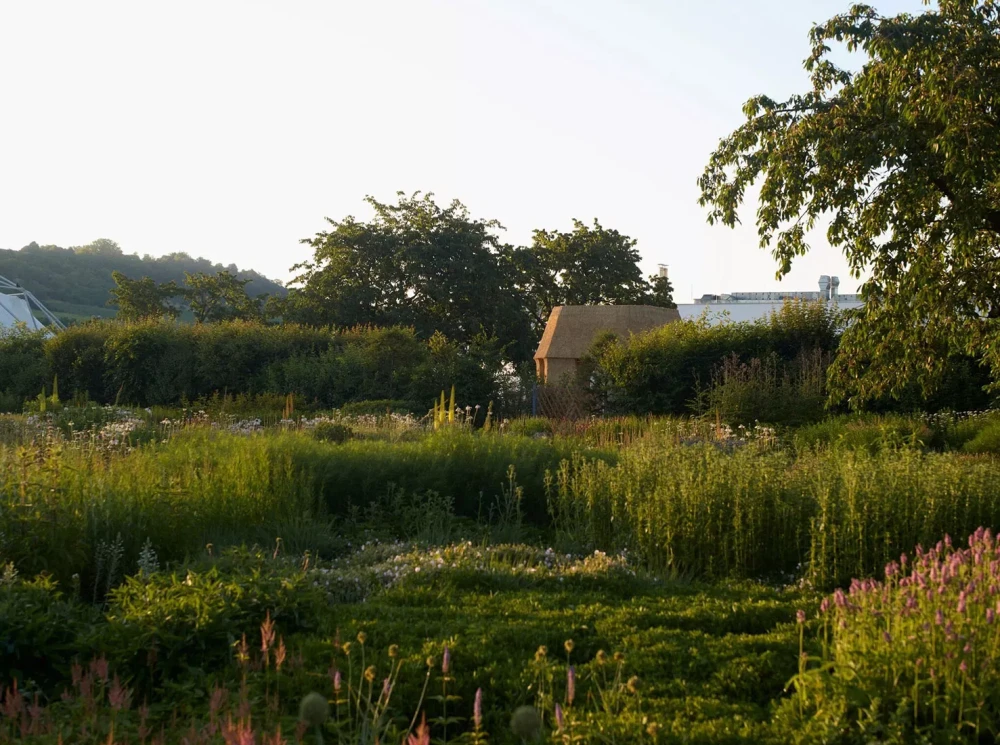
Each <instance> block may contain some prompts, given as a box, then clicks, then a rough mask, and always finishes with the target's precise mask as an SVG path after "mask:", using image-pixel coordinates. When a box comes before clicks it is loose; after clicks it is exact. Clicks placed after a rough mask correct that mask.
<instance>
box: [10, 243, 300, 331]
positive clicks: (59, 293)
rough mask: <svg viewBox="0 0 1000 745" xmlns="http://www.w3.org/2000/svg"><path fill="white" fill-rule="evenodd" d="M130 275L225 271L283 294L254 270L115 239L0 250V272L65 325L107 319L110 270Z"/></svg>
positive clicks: (171, 276) (161, 278)
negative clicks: (126, 246) (126, 249)
mask: <svg viewBox="0 0 1000 745" xmlns="http://www.w3.org/2000/svg"><path fill="white" fill-rule="evenodd" d="M116 270H117V271H119V272H121V273H122V274H124V275H126V276H128V277H130V278H132V279H139V278H140V277H152V278H153V279H154V280H155V281H156V282H169V281H171V280H173V281H175V282H177V283H178V284H183V282H184V272H189V273H191V274H194V273H195V272H206V273H210V274H214V273H215V272H219V271H223V270H225V271H229V272H231V273H233V274H236V275H237V276H238V277H240V278H241V279H249V280H250V283H249V284H248V285H247V292H248V293H249V294H250V296H251V297H254V296H257V295H262V294H268V295H284V294H285V292H286V290H285V288H284V287H282V286H281V285H280V284H279V283H277V282H275V281H273V280H270V279H268V278H267V277H265V276H263V275H261V274H258V273H257V272H255V271H253V270H242V271H241V270H240V269H239V268H237V267H236V266H235V265H233V264H230V265H229V266H223V265H222V264H215V263H212V262H211V261H209V260H208V259H202V258H197V259H196V258H193V257H191V256H190V255H188V254H186V253H172V254H168V255H167V256H161V257H156V258H154V257H152V256H143V257H140V256H139V255H138V254H126V253H123V252H122V251H121V249H120V248H118V245H117V244H116V243H114V241H109V240H106V239H102V240H98V241H95V242H94V243H92V244H90V245H89V246H82V247H75V248H61V247H59V246H39V245H38V244H37V243H30V244H28V245H27V246H25V247H24V248H22V249H19V250H9V249H0V275H2V276H4V277H7V279H11V280H13V281H15V282H17V283H19V284H20V285H21V286H22V287H25V288H27V289H29V290H31V292H33V293H34V294H35V295H36V296H37V297H38V299H39V300H41V301H42V302H43V303H44V304H45V305H46V306H47V307H48V308H49V310H51V311H52V312H53V313H55V314H56V315H57V316H59V318H60V319H61V320H62V321H63V322H65V323H72V322H74V321H80V320H84V319H87V318H91V317H93V316H100V317H104V318H111V317H113V316H114V315H115V309H114V308H111V307H109V306H108V305H107V302H108V297H109V295H108V291H109V290H110V289H111V288H112V287H114V280H112V279H111V273H112V272H113V271H116Z"/></svg>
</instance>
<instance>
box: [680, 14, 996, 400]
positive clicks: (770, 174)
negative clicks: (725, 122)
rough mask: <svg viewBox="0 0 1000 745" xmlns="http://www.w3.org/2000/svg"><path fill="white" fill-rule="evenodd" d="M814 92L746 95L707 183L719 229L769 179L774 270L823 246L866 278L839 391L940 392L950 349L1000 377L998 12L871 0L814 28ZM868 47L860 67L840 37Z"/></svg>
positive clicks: (704, 195) (761, 211)
mask: <svg viewBox="0 0 1000 745" xmlns="http://www.w3.org/2000/svg"><path fill="white" fill-rule="evenodd" d="M811 43H812V52H811V54H810V55H809V57H808V58H807V60H806V62H805V66H806V69H807V70H808V72H809V74H810V76H811V83H812V87H811V90H808V91H806V92H804V93H802V94H798V95H793V96H791V97H790V98H788V99H787V100H782V101H778V100H774V99H772V98H769V97H767V96H757V97H755V98H752V99H751V100H750V101H748V102H747V104H746V105H745V107H744V113H745V115H746V122H745V123H744V124H743V125H742V126H741V127H740V128H739V129H737V130H736V131H735V132H733V133H732V134H731V135H730V136H729V137H727V138H725V139H724V140H723V141H722V142H721V143H720V145H719V147H718V149H717V150H716V151H715V152H714V153H713V154H712V156H711V159H710V161H709V163H708V166H707V167H706V169H705V171H704V174H703V175H702V176H701V178H700V180H699V185H700V187H701V199H700V202H701V204H702V205H705V206H707V207H708V208H709V222H713V223H715V222H719V223H722V224H725V225H729V226H731V227H732V226H734V225H735V224H736V223H738V222H739V217H738V210H739V208H740V206H741V205H742V203H743V201H744V199H745V195H746V190H747V188H748V187H750V186H751V185H752V184H753V183H754V182H756V181H758V180H760V182H761V186H760V204H759V208H758V210H757V213H756V225H757V231H758V234H759V237H760V242H761V246H762V247H770V248H771V250H772V253H773V255H774V257H775V259H776V260H777V261H778V265H779V269H778V276H779V277H780V276H783V275H784V274H786V273H788V271H789V270H790V268H791V265H792V262H793V260H794V259H795V258H796V257H797V256H800V255H803V254H805V253H806V252H807V251H808V250H809V244H808V242H807V238H808V233H809V231H810V229H812V228H814V227H817V226H819V225H820V224H821V221H825V220H828V221H829V224H828V227H827V229H826V237H827V240H828V241H829V242H830V244H831V245H833V246H835V247H837V248H840V249H841V250H843V252H844V254H845V256H846V257H847V259H848V262H849V264H850V267H851V270H852V273H853V274H854V276H856V277H858V278H860V277H862V276H864V275H866V274H867V279H866V280H865V282H864V284H863V286H862V294H863V297H864V299H865V306H864V309H863V310H862V311H860V312H859V313H858V314H857V317H856V319H855V322H854V323H853V324H852V325H851V326H850V327H849V328H848V330H847V332H846V333H845V335H844V337H843V340H842V343H841V349H840V353H839V354H838V358H837V363H836V365H835V366H834V368H833V370H832V374H831V383H832V384H833V390H834V393H835V394H836V395H838V396H841V397H846V398H848V399H849V400H850V401H851V402H852V403H860V402H863V401H865V400H868V399H872V398H875V397H878V396H882V395H884V394H886V393H889V394H893V395H896V394H900V393H901V392H902V391H903V390H904V389H905V388H906V387H907V386H908V385H909V384H911V383H913V382H916V383H919V385H920V386H921V387H922V388H923V389H924V390H925V392H927V391H930V390H932V389H933V388H934V387H936V386H937V385H938V384H939V383H940V382H941V378H942V375H943V374H944V371H945V369H946V368H945V365H946V357H947V355H948V354H949V353H950V354H955V353H958V354H969V355H972V356H974V357H975V358H977V359H978V360H980V361H982V362H983V363H984V364H987V365H989V366H991V367H992V370H993V377H994V379H997V377H998V373H1000V347H998V344H997V342H998V341H1000V336H998V329H1000V327H998V325H997V324H998V322H1000V320H998V319H1000V286H998V282H997V280H998V278H1000V271H998V270H1000V263H998V262H1000V5H998V3H997V2H996V1H995V0H939V2H938V4H937V8H936V9H931V10H928V11H926V12H924V13H922V14H917V15H912V14H901V15H897V16H892V17H886V16H882V15H880V14H879V13H878V12H877V11H876V10H875V9H874V8H872V7H870V6H868V5H854V6H853V7H851V8H850V9H849V10H848V11H847V12H846V13H844V14H841V15H838V16H836V17H834V18H833V19H831V20H830V21H828V22H826V23H824V24H821V25H818V26H816V27H814V28H813V29H812V32H811ZM834 43H842V44H843V45H845V46H846V48H847V50H848V51H851V52H856V53H860V54H861V55H863V57H864V64H863V65H862V66H861V67H860V69H859V70H856V71H852V70H849V69H846V68H845V67H843V66H841V65H838V64H836V63H835V62H834V59H833V57H832V54H833V53H832V49H831V44H834Z"/></svg>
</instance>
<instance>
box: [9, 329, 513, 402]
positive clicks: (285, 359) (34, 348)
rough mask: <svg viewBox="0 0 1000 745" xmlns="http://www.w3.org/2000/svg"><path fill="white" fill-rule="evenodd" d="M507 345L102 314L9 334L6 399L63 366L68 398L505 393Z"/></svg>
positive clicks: (323, 398)
mask: <svg viewBox="0 0 1000 745" xmlns="http://www.w3.org/2000/svg"><path fill="white" fill-rule="evenodd" d="M499 367H500V362H499V359H498V357H496V356H495V355H491V354H490V351H489V350H488V349H487V350H479V349H473V350H467V349H459V348H458V346H457V345H455V344H454V343H452V342H450V341H448V340H447V339H445V338H444V337H442V336H440V335H436V336H434V337H432V338H431V339H430V340H422V339H419V338H418V337H417V336H416V335H415V333H414V332H413V330H412V329H406V328H385V329H380V328H355V329H318V328H312V327H308V326H299V325H295V324H285V325H280V326H269V325H265V324H259V323H247V322H226V323H213V324H200V325H187V324H180V323H174V322H168V321H153V320H151V321H141V322H136V323H122V322H117V321H94V322H90V323H84V324H80V325H78V326H72V327H70V328H68V329H66V330H65V331H62V332H60V333H59V334H57V335H55V336H52V337H49V338H45V337H44V336H42V335H40V334H29V333H24V332H12V333H7V334H4V335H2V336H0V405H2V406H3V407H4V408H7V409H12V408H20V407H21V404H22V403H23V402H24V401H25V400H26V399H28V398H31V397H34V396H37V395H38V393H39V392H40V391H41V389H42V387H43V386H48V387H49V390H51V381H52V380H53V379H55V378H58V381H59V392H60V395H61V396H62V397H63V398H70V397H73V396H85V397H87V398H88V399H90V400H92V401H97V402H100V403H114V402H118V403H122V404H136V405H141V406H151V405H156V404H162V405H174V404H179V403H181V402H184V401H195V400H198V399H199V398H203V397H209V396H212V395H213V394H217V393H218V394H221V393H230V394H239V393H242V394H249V395H254V394H268V393H270V394H275V393H276V394H282V395H284V394H287V393H294V394H296V396H298V397H300V398H301V399H304V400H306V401H312V402H315V403H316V404H318V405H321V406H324V407H337V406H341V405H343V404H344V403H347V402H350V401H361V400H366V399H403V400H412V401H425V400H426V401H427V402H428V407H429V406H430V402H431V401H432V399H433V398H434V396H435V395H436V394H438V393H439V392H440V391H441V390H442V389H445V388H448V387H450V386H451V385H455V386H456V387H457V389H458V390H459V391H460V392H461V397H462V399H463V400H465V401H475V402H482V403H483V404H484V405H485V403H486V402H487V401H489V400H490V399H491V398H492V397H493V396H494V394H495V390H494V389H495V381H496V375H497V372H498V371H499Z"/></svg>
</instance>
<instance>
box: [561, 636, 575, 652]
mask: <svg viewBox="0 0 1000 745" xmlns="http://www.w3.org/2000/svg"><path fill="white" fill-rule="evenodd" d="M573 646H574V645H573V640H572V639H567V640H566V641H564V642H563V648H564V649H565V650H566V654H572V653H573Z"/></svg>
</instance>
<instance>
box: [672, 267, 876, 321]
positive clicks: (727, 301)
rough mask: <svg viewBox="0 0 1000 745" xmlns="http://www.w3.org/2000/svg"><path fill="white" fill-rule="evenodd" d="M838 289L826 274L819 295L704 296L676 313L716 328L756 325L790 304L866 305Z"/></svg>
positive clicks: (679, 306)
mask: <svg viewBox="0 0 1000 745" xmlns="http://www.w3.org/2000/svg"><path fill="white" fill-rule="evenodd" d="M661 271H663V269H662V268H661ZM839 287H840V279H839V278H837V277H829V276H827V275H825V274H824V275H823V276H822V277H820V278H819V290H818V291H812V292H808V291H807V292H786V291H778V292H731V293H726V294H723V295H702V296H701V297H700V298H698V299H697V300H695V301H694V302H693V303H678V304H677V312H678V313H680V316H681V318H682V319H685V320H686V319H696V318H700V317H702V316H704V317H705V318H707V319H708V321H709V323H712V324H716V323H723V322H724V321H755V320H757V319H758V318H767V317H768V316H770V314H771V313H773V312H775V311H778V310H781V306H782V305H784V303H785V302H786V301H788V300H825V301H827V302H829V303H832V304H833V305H835V306H836V307H837V308H838V309H840V310H848V309H850V308H860V307H861V306H862V305H863V304H864V303H863V302H862V300H861V296H860V295H853V294H847V295H841V294H840V293H839V292H838V288H839Z"/></svg>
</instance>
